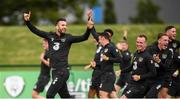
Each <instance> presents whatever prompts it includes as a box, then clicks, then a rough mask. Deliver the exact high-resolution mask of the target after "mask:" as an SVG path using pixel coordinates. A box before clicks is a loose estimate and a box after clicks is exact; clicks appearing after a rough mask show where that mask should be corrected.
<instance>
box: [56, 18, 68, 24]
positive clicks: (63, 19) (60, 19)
mask: <svg viewBox="0 0 180 99" xmlns="http://www.w3.org/2000/svg"><path fill="white" fill-rule="evenodd" d="M59 21H66V19H65V18H59V19H57V20H56V23H55V25H57V24H58V22H59Z"/></svg>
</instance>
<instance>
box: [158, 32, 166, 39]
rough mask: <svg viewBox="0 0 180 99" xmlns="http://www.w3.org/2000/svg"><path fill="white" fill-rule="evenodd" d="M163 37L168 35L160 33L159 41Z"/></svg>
mask: <svg viewBox="0 0 180 99" xmlns="http://www.w3.org/2000/svg"><path fill="white" fill-rule="evenodd" d="M162 36H168V35H167V34H165V33H159V34H158V40H159V39H160V38H161V37H162Z"/></svg>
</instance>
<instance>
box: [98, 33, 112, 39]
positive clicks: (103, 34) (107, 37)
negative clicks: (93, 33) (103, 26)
mask: <svg viewBox="0 0 180 99" xmlns="http://www.w3.org/2000/svg"><path fill="white" fill-rule="evenodd" d="M99 36H102V37H104V38H105V39H107V40H109V38H110V35H109V34H108V33H107V32H102V33H100V34H99Z"/></svg>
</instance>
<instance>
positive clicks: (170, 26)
mask: <svg viewBox="0 0 180 99" xmlns="http://www.w3.org/2000/svg"><path fill="white" fill-rule="evenodd" d="M172 28H175V27H174V26H172V25H169V26H167V27H166V28H165V32H167V31H168V30H170V29H172Z"/></svg>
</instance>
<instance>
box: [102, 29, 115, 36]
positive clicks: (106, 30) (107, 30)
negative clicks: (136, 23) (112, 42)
mask: <svg viewBox="0 0 180 99" xmlns="http://www.w3.org/2000/svg"><path fill="white" fill-rule="evenodd" d="M104 32H108V33H110V34H111V35H109V36H111V37H112V36H113V34H114V32H113V30H111V29H105V30H104Z"/></svg>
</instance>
